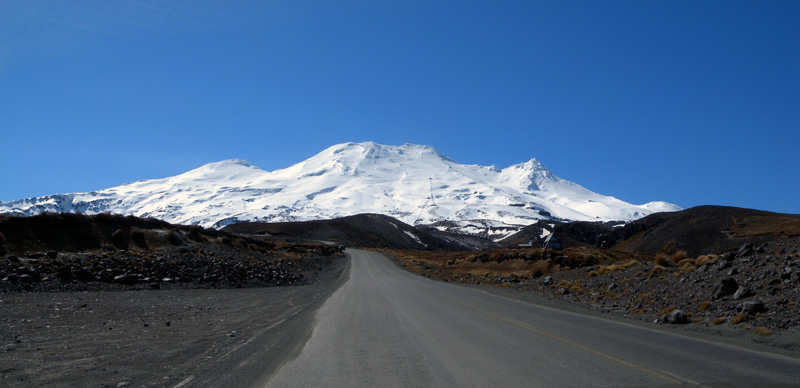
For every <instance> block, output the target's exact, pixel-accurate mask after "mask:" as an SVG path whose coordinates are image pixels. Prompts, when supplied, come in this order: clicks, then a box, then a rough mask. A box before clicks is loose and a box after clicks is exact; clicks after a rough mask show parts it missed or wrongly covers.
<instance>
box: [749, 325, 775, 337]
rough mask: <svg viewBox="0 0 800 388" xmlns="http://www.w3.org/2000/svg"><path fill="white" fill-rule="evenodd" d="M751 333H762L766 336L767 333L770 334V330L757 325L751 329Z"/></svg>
mask: <svg viewBox="0 0 800 388" xmlns="http://www.w3.org/2000/svg"><path fill="white" fill-rule="evenodd" d="M753 334H758V335H763V336H765V337H766V336H768V335H772V332H771V331H770V330H769V329H767V328H766V327H757V328H755V329H753Z"/></svg>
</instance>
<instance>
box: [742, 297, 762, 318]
mask: <svg viewBox="0 0 800 388" xmlns="http://www.w3.org/2000/svg"><path fill="white" fill-rule="evenodd" d="M765 311H767V308H766V307H765V306H764V302H762V301H760V300H751V301H747V302H744V303H742V307H741V312H742V313H744V314H747V315H756V314H758V313H763V312H765Z"/></svg>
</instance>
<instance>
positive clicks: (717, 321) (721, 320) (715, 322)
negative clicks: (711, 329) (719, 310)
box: [711, 317, 728, 326]
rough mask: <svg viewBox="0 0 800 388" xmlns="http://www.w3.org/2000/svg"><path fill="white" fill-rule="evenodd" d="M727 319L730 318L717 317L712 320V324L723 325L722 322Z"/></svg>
mask: <svg viewBox="0 0 800 388" xmlns="http://www.w3.org/2000/svg"><path fill="white" fill-rule="evenodd" d="M727 320H728V318H724V317H720V318H717V319H715V320H713V321H711V324H712V325H715V326H716V325H721V324H723V323H725V321H727Z"/></svg>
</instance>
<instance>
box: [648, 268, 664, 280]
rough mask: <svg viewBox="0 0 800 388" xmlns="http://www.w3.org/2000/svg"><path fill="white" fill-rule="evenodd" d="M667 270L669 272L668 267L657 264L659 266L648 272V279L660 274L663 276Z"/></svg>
mask: <svg viewBox="0 0 800 388" xmlns="http://www.w3.org/2000/svg"><path fill="white" fill-rule="evenodd" d="M667 272H669V270H668V269H667V267H664V266H660V265H657V266H655V267H653V269H652V270H650V273H649V274H647V278H648V279H652V278H654V277H659V276H661V275H663V274H665V273H667Z"/></svg>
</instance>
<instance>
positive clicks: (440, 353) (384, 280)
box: [266, 250, 800, 387]
mask: <svg viewBox="0 0 800 388" xmlns="http://www.w3.org/2000/svg"><path fill="white" fill-rule="evenodd" d="M348 255H349V256H350V258H351V267H350V275H349V279H348V280H347V282H346V283H344V284H343V285H342V286H341V287H340V288H339V289H338V290H337V291H336V292H335V293H333V295H331V297H330V298H329V299H327V301H325V303H324V304H323V305H322V306H321V307H320V309H319V310H318V311H317V313H316V316H315V318H314V319H313V323H311V324H312V325H313V331H312V332H311V334H310V336H308V338H307V341H306V342H305V345H304V346H303V347H302V348H301V347H299V346H298V347H297V349H302V350H295V351H294V352H293V353H291V354H290V353H287V354H285V355H284V358H285V359H284V360H283V361H282V364H281V365H280V366H279V367H278V368H277V370H276V372H275V373H274V374H273V375H272V376H270V378H269V381H268V382H267V384H266V386H267V387H654V386H676V385H700V386H719V387H723V386H724V387H735V386H752V387H770V386H800V360H799V359H797V358H791V357H787V356H783V355H778V354H772V353H766V352H762V351H757V350H752V349H745V348H740V347H736V346H732V345H728V344H720V343H715V342H711V341H707V340H702V339H697V338H693V337H686V336H683V335H680V334H679V333H672V332H669V330H663V329H658V328H646V327H642V326H639V325H633V324H629V323H624V322H618V321H614V320H608V319H603V318H601V317H597V316H593V315H587V314H580V313H575V312H568V311H563V310H559V309H554V308H551V307H546V306H541V305H537V304H533V303H530V302H525V301H522V300H518V299H514V298H507V297H504V296H498V295H495V294H492V293H488V292H486V291H483V290H480V289H476V288H472V287H463V286H459V285H455V284H448V283H443V282H437V281H432V280H429V279H426V278H423V277H420V276H417V275H414V274H411V273H408V272H406V271H404V270H402V269H400V268H398V267H397V266H396V265H395V264H394V263H392V262H391V261H390V260H389V259H387V258H386V257H384V256H383V255H381V254H379V253H375V252H369V251H359V250H348Z"/></svg>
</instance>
